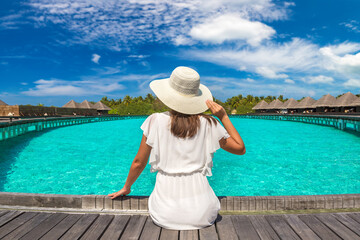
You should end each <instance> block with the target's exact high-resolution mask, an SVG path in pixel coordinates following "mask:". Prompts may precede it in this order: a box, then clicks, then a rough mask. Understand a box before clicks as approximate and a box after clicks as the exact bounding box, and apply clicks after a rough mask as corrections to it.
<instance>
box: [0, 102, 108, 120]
mask: <svg viewBox="0 0 360 240" xmlns="http://www.w3.org/2000/svg"><path fill="white" fill-rule="evenodd" d="M109 110H111V108H109V107H108V106H106V105H105V104H104V103H102V102H100V101H99V102H97V103H95V104H92V103H90V102H89V101H87V100H84V101H83V102H81V103H77V102H75V101H74V100H70V101H69V102H68V103H66V104H65V105H64V106H62V107H44V106H31V105H7V104H6V103H5V102H3V101H1V100H0V116H9V114H11V115H13V116H14V117H44V116H49V117H50V116H98V115H107V114H108V111H109Z"/></svg>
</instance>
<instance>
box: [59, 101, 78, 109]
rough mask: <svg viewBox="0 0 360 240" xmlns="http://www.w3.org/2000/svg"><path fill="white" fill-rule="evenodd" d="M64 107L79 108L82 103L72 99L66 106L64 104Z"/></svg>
mask: <svg viewBox="0 0 360 240" xmlns="http://www.w3.org/2000/svg"><path fill="white" fill-rule="evenodd" d="M62 107H63V108H79V107H80V103H77V102H75V101H74V100H70V101H69V102H67V103H66V104H65V105H64V106H62Z"/></svg>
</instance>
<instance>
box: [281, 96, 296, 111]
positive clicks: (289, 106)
mask: <svg viewBox="0 0 360 240" xmlns="http://www.w3.org/2000/svg"><path fill="white" fill-rule="evenodd" d="M298 104H299V102H298V101H296V100H295V99H293V98H290V99H288V100H287V101H286V102H284V104H283V105H282V107H281V109H295V108H296V106H297V105H298Z"/></svg>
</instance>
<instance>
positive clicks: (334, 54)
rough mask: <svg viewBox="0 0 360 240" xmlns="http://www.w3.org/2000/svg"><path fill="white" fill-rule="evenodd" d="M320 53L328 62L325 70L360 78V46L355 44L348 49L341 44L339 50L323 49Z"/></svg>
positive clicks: (332, 48)
mask: <svg viewBox="0 0 360 240" xmlns="http://www.w3.org/2000/svg"><path fill="white" fill-rule="evenodd" d="M339 49H340V50H339ZM356 52H357V53H356ZM320 53H321V54H322V55H323V56H324V59H325V61H326V64H325V68H327V69H329V70H334V71H337V72H340V73H343V74H347V75H348V74H350V75H351V74H355V75H359V76H360V44H353V45H350V46H348V47H346V48H345V47H344V46H343V45H341V44H340V45H339V46H338V47H337V48H334V47H331V46H330V47H323V48H321V49H320ZM351 53H353V54H351Z"/></svg>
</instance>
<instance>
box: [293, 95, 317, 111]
mask: <svg viewBox="0 0 360 240" xmlns="http://www.w3.org/2000/svg"><path fill="white" fill-rule="evenodd" d="M315 102H316V100H315V99H313V98H312V97H306V98H304V99H303V100H301V101H300V102H299V104H298V105H297V106H296V109H297V111H298V112H299V113H300V112H304V111H309V112H313V111H314V110H315V108H316V107H315V106H314V103H315Z"/></svg>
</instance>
